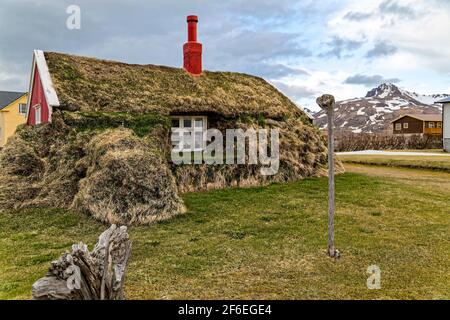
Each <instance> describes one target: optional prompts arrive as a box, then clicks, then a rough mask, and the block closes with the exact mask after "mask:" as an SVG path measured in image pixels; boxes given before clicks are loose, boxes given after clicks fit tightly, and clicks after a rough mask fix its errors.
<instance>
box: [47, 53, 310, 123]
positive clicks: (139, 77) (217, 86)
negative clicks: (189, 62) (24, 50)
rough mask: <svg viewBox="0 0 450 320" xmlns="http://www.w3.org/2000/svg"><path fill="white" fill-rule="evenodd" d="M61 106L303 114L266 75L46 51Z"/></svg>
mask: <svg viewBox="0 0 450 320" xmlns="http://www.w3.org/2000/svg"><path fill="white" fill-rule="evenodd" d="M45 58H46V60H47V64H48V67H49V70H50V74H51V77H52V81H53V84H54V86H55V88H56V92H57V95H58V98H59V100H60V107H61V108H63V109H69V110H80V111H107V112H131V113H147V112H159V113H161V114H166V115H167V114H172V113H187V112H197V113H210V112H213V113H217V114H220V115H223V116H225V117H234V116H238V115H241V114H249V115H263V116H265V117H268V118H284V117H286V116H287V117H290V116H298V115H300V114H301V113H302V111H300V109H299V108H297V106H296V105H295V104H294V103H293V102H292V101H290V100H289V99H288V98H287V97H286V96H284V95H283V94H282V93H281V92H279V91H278V90H277V89H275V88H274V87H273V86H272V85H270V84H269V83H267V82H266V81H265V80H263V79H261V78H258V77H254V76H250V75H246V74H242V73H232V72H209V71H204V72H203V74H202V75H201V76H199V77H193V76H191V75H189V74H188V73H187V72H186V71H184V70H183V69H179V68H170V67H164V66H155V65H137V64H126V63H121V62H114V61H107V60H99V59H94V58H87V57H80V56H72V55H67V54H61V53H54V52H46V53H45Z"/></svg>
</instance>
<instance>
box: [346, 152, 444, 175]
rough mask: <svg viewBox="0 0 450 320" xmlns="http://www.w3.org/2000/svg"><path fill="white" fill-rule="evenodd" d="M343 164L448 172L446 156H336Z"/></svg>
mask: <svg viewBox="0 0 450 320" xmlns="http://www.w3.org/2000/svg"><path fill="white" fill-rule="evenodd" d="M338 157H339V159H340V160H341V161H342V162H344V163H353V164H368V165H381V166H393V167H405V168H416V169H433V170H443V171H450V157H448V156H398V155H392V156H391V155H366V154H364V155H360V154H351V155H338Z"/></svg>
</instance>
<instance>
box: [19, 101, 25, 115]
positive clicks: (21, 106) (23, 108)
mask: <svg viewBox="0 0 450 320" xmlns="http://www.w3.org/2000/svg"><path fill="white" fill-rule="evenodd" d="M19 114H20V115H22V116H26V115H27V104H26V103H19Z"/></svg>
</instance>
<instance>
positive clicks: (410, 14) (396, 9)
mask: <svg viewBox="0 0 450 320" xmlns="http://www.w3.org/2000/svg"><path fill="white" fill-rule="evenodd" d="M379 10H380V14H394V15H398V16H401V17H404V18H414V17H415V16H416V12H415V11H414V10H413V9H412V6H406V5H401V4H399V2H398V1H397V0H385V1H383V2H382V3H381V4H380V6H379Z"/></svg>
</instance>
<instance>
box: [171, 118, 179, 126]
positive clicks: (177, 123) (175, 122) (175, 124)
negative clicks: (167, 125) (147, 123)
mask: <svg viewBox="0 0 450 320" xmlns="http://www.w3.org/2000/svg"><path fill="white" fill-rule="evenodd" d="M179 127H180V119H178V118H174V119H172V128H179Z"/></svg>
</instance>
